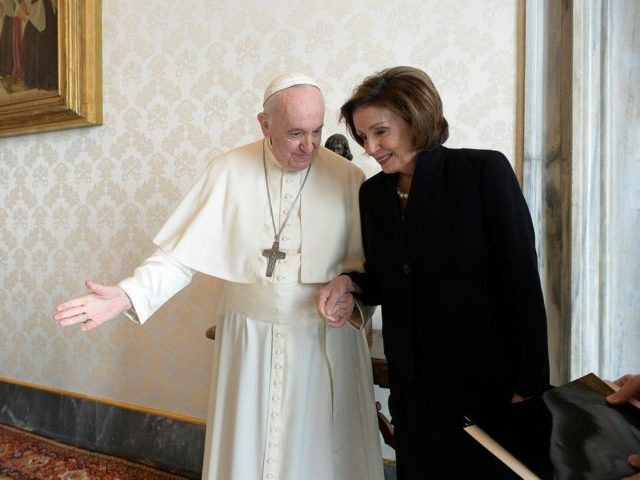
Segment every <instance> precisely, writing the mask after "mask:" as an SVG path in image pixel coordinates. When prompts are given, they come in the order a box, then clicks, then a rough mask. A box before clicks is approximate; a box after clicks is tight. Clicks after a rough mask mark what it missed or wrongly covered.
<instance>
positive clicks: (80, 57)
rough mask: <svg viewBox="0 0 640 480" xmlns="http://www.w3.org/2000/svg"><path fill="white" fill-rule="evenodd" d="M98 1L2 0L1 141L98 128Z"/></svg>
mask: <svg viewBox="0 0 640 480" xmlns="http://www.w3.org/2000/svg"><path fill="white" fill-rule="evenodd" d="M101 46H102V45H101V0H0V137H7V136H12V135H23V134H27V133H36V132H43V131H49V130H60V129H65V128H74V127H82V126H90V125H100V124H101V123H102V49H101Z"/></svg>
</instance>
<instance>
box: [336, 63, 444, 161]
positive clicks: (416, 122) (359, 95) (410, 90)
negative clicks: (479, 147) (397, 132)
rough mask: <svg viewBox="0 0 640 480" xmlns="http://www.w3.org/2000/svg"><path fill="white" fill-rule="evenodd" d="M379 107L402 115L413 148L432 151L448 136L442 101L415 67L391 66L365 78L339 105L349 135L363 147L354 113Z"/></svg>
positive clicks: (423, 73)
mask: <svg viewBox="0 0 640 480" xmlns="http://www.w3.org/2000/svg"><path fill="white" fill-rule="evenodd" d="M370 106H374V107H380V108H386V109H388V110H391V111H392V112H394V113H395V114H397V115H399V116H400V117H402V118H403V119H404V120H405V121H406V122H407V123H408V124H409V127H410V128H411V138H412V141H413V147H414V148H415V149H416V150H418V151H420V150H432V149H434V148H435V147H437V146H439V145H442V144H443V143H444V142H445V141H446V140H447V138H449V124H448V123H447V120H446V119H445V118H444V115H443V113H442V100H440V94H439V93H438V90H436V87H435V85H434V84H433V82H432V81H431V78H430V77H429V75H427V74H426V73H425V72H423V71H422V70H420V69H418V68H414V67H405V66H400V67H392V68H387V69H385V70H381V71H379V72H377V73H374V74H373V75H370V76H368V77H367V78H365V79H364V80H363V81H362V83H361V84H360V85H358V86H357V87H356V88H355V89H354V90H353V93H352V94H351V98H350V99H349V100H347V102H346V103H345V104H344V105H342V107H340V120H341V121H342V120H344V121H345V123H346V126H347V130H348V131H349V134H350V135H351V136H352V137H353V139H354V140H355V141H356V142H358V144H359V145H360V146H361V147H363V146H364V142H363V141H362V139H361V138H360V137H359V136H358V135H357V134H356V127H355V125H354V123H353V114H354V112H355V111H356V110H357V109H359V108H361V107H370Z"/></svg>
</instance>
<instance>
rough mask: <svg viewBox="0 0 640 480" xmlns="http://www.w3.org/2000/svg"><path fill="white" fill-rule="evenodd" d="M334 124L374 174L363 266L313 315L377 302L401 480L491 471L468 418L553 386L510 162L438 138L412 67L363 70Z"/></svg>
mask: <svg viewBox="0 0 640 480" xmlns="http://www.w3.org/2000/svg"><path fill="white" fill-rule="evenodd" d="M341 119H344V121H345V122H346V125H347V129H348V130H349V133H350V134H351V135H352V136H353V138H354V139H355V140H356V142H358V143H359V144H360V145H361V146H362V147H364V149H365V151H366V152H367V153H368V154H369V155H371V156H372V157H373V158H374V159H375V160H376V161H377V162H378V163H379V164H380V166H381V167H382V172H380V173H379V174H377V175H375V176H374V177H372V178H370V179H369V180H367V181H366V182H365V183H364V184H363V185H362V187H361V189H360V214H361V224H362V241H363V247H364V252H365V257H366V265H365V273H349V274H348V275H341V276H339V277H337V278H336V279H335V280H333V281H332V282H331V283H329V284H328V285H327V286H326V287H325V288H324V289H323V290H322V291H321V293H320V295H319V297H318V308H319V310H320V313H321V314H323V315H324V316H325V318H327V319H328V320H329V322H330V324H331V325H338V324H340V323H342V322H343V321H344V318H339V317H337V316H335V317H334V315H333V313H334V305H336V303H341V304H343V305H344V303H343V302H345V301H346V300H345V299H346V298H348V297H349V296H351V295H352V294H355V296H356V297H357V298H359V299H361V300H362V301H363V302H364V303H366V304H368V305H381V306H382V322H383V327H382V331H383V338H384V346H385V354H386V357H387V362H388V366H389V381H390V390H391V396H390V405H389V406H390V410H391V415H392V421H393V424H394V427H395V435H396V455H397V457H396V458H397V471H398V478H399V479H401V480H403V479H404V480H406V479H422V478H425V477H427V478H496V477H495V476H493V475H498V474H497V473H495V472H493V473H489V471H490V469H491V468H492V465H491V464H492V462H494V460H492V459H491V458H490V456H488V455H485V454H484V453H481V452H482V450H481V449H480V447H478V446H476V445H475V443H474V441H473V440H472V439H471V437H469V436H468V435H467V434H466V433H465V432H464V431H463V429H462V428H463V418H464V414H465V413H466V412H469V411H472V410H474V409H476V408H483V407H486V406H490V405H498V404H501V403H502V404H506V403H509V402H512V401H518V400H521V399H522V398H526V397H528V396H531V395H535V394H538V393H541V392H542V391H543V390H545V389H546V388H548V383H549V364H548V352H547V330H546V315H545V308H544V303H543V298H542V290H541V287H540V279H539V275H538V270H537V259H536V252H535V246H534V232H533V226H532V223H531V217H530V215H529V211H528V208H527V205H526V203H525V200H524V197H523V195H522V193H521V190H520V187H519V185H518V182H517V180H516V177H515V175H514V172H513V169H512V167H511V165H510V164H509V162H508V160H507V159H506V158H505V157H504V155H502V154H501V153H499V152H496V151H489V150H471V149H449V148H446V147H444V146H443V145H442V144H443V143H444V142H445V141H446V140H447V138H448V135H449V133H448V124H447V121H446V120H445V118H444V116H443V113H442V103H441V100H440V96H439V94H438V92H437V90H436V88H435V86H434V85H433V83H432V81H431V79H430V78H429V76H428V75H427V74H426V73H424V72H423V71H421V70H419V69H416V68H412V67H395V68H390V69H386V70H383V71H381V72H378V73H376V74H374V75H372V76H370V77H368V78H366V79H365V80H364V81H363V82H362V83H361V84H360V85H359V86H358V87H356V88H355V90H354V92H353V94H352V96H351V98H350V99H349V100H348V101H347V102H346V103H345V104H344V105H343V106H342V108H341ZM336 312H337V310H336ZM336 315H337V314H336ZM487 475H491V476H487Z"/></svg>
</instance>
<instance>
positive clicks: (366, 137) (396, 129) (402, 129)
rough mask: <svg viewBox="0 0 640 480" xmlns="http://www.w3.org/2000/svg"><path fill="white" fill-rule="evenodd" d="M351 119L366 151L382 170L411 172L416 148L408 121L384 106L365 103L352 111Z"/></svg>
mask: <svg viewBox="0 0 640 480" xmlns="http://www.w3.org/2000/svg"><path fill="white" fill-rule="evenodd" d="M353 123H354V125H355V127H356V134H357V135H358V137H360V138H361V139H362V143H363V145H364V149H365V151H366V152H367V153H368V154H369V155H371V156H372V157H373V158H375V159H376V161H377V162H378V163H379V164H380V166H381V167H382V171H383V172H384V173H396V172H400V173H404V174H407V175H411V174H413V170H414V169H415V158H416V151H415V149H414V147H413V141H412V140H411V129H410V127H409V124H408V123H407V122H406V121H405V120H404V119H403V118H402V117H400V116H399V115H397V114H396V113H395V112H393V111H391V110H389V109H387V108H383V107H376V106H365V107H360V108H358V109H357V110H355V111H354V112H353Z"/></svg>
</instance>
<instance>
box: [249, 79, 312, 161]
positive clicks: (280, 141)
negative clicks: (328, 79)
mask: <svg viewBox="0 0 640 480" xmlns="http://www.w3.org/2000/svg"><path fill="white" fill-rule="evenodd" d="M270 102H273V103H270V104H269V105H268V106H267V107H266V108H265V112H263V113H260V114H259V115H258V121H259V122H260V127H261V128H262V133H263V134H264V136H265V137H267V138H268V139H269V140H270V142H271V150H272V151H273V155H274V157H275V158H276V160H277V161H278V163H279V164H280V165H281V166H282V168H284V169H285V170H289V171H295V170H302V169H304V168H307V167H308V166H309V164H311V162H312V161H313V159H314V157H315V155H316V153H317V152H318V148H319V147H320V145H321V142H322V126H323V123H324V102H323V99H322V94H321V93H320V90H318V89H317V88H316V87H313V86H311V85H298V86H295V87H290V88H287V89H286V90H282V91H280V92H278V93H276V94H275V96H274V98H272V99H270Z"/></svg>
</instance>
